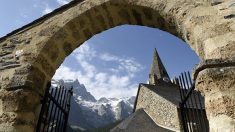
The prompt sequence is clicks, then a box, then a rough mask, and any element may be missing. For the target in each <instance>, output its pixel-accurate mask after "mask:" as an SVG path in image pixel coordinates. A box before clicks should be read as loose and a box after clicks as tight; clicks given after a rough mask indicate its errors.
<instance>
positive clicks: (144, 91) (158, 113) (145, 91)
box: [136, 85, 180, 131]
mask: <svg viewBox="0 0 235 132" xmlns="http://www.w3.org/2000/svg"><path fill="white" fill-rule="evenodd" d="M162 87H164V86H162ZM155 88H156V87H155ZM172 98H173V96H172ZM141 108H143V109H144V110H145V112H146V113H147V114H148V115H149V116H150V117H151V118H152V119H153V121H154V122H155V123H156V124H157V125H159V126H162V127H165V128H168V129H170V130H173V131H179V130H180V121H179V116H178V110H177V106H176V105H175V104H174V103H172V102H170V101H168V100H166V99H165V98H163V97H162V96H160V95H158V94H156V93H155V92H154V91H153V90H151V88H148V87H146V86H144V85H142V86H140V89H139V95H138V99H137V104H136V110H138V109H141Z"/></svg>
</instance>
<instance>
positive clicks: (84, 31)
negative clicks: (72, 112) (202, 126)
mask: <svg viewBox="0 0 235 132" xmlns="http://www.w3.org/2000/svg"><path fill="white" fill-rule="evenodd" d="M182 5H183V6H182ZM233 5H234V1H232V0H228V1H221V2H214V1H202V0H200V1H181V0H176V1H171V2H169V1H161V0H149V1H145V0H140V1H131V0H118V1H116V0H97V1H93V0H81V1H80V0H74V1H72V2H71V3H69V4H67V5H65V6H63V7H61V8H59V9H56V10H55V11H53V12H51V13H49V14H48V15H45V16H43V17H41V18H39V19H37V20H35V21H34V22H32V23H30V24H28V25H26V26H24V27H22V28H20V29H18V30H15V31H13V32H12V33H9V34H8V35H6V36H4V37H2V38H1V39H0V49H1V50H0V60H1V62H0V64H1V65H0V79H1V83H0V87H1V96H0V97H1V109H0V112H1V119H2V123H1V128H2V130H4V131H22V130H24V131H34V130H35V124H36V122H37V119H38V113H39V112H38V110H39V109H40V105H39V104H40V98H41V96H43V95H44V93H45V87H46V83H47V82H48V81H50V80H51V78H52V76H53V75H54V73H55V70H56V69H57V68H58V67H59V66H60V64H61V63H62V62H63V60H64V59H65V57H66V56H68V55H69V54H70V53H71V52H72V51H73V50H74V49H76V48H77V47H79V46H80V45H81V44H83V43H84V42H85V41H86V40H88V39H89V38H91V37H92V36H94V35H96V34H97V33H100V32H102V31H105V30H107V29H110V28H113V27H116V26H119V25H124V24H130V25H141V26H148V27H154V28H159V29H161V30H164V31H166V32H169V33H171V34H173V35H176V36H178V37H179V38H181V39H183V40H184V41H185V42H187V43H188V44H189V45H190V47H191V48H192V49H193V50H194V51H195V52H196V54H197V55H198V56H199V57H200V59H201V60H202V61H201V64H200V65H199V66H198V67H197V68H196V69H195V72H194V74H193V77H194V80H195V82H196V84H195V85H196V87H197V89H199V90H200V91H202V93H203V94H204V95H205V98H206V100H205V101H206V102H205V104H206V111H207V115H208V119H209V124H210V130H211V131H220V130H232V129H234V124H235V123H234V122H235V121H234V111H233V109H234V98H233V95H234V80H235V78H234V76H233V74H234V71H235V68H234V52H233V51H234V50H233V49H234V48H235V47H234V42H235V40H234V38H235V37H234V14H233V11H234V8H233ZM224 38H226V39H224ZM217 102H219V104H220V107H216V106H217V104H218V103H217ZM217 124H221V125H217Z"/></svg>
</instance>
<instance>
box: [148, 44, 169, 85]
mask: <svg viewBox="0 0 235 132" xmlns="http://www.w3.org/2000/svg"><path fill="white" fill-rule="evenodd" d="M164 79H168V80H170V78H169V75H168V73H167V71H166V69H165V67H164V65H163V64H162V61H161V58H160V57H159V55H158V52H157V49H156V48H155V50H154V54H153V62H152V66H151V71H150V79H149V83H150V84H156V82H157V81H158V80H164Z"/></svg>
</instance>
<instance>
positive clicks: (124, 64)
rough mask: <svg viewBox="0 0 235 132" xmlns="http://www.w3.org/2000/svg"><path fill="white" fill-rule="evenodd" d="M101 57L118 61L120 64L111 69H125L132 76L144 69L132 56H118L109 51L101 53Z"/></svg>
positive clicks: (104, 59) (116, 70) (117, 70)
mask: <svg viewBox="0 0 235 132" xmlns="http://www.w3.org/2000/svg"><path fill="white" fill-rule="evenodd" d="M100 59H101V60H103V61H113V62H116V63H117V64H118V66H117V67H116V68H111V69H110V71H113V72H116V73H118V72H119V71H122V70H125V71H126V72H127V73H128V74H129V75H130V76H131V77H133V76H134V75H135V73H137V72H139V71H141V70H142V69H143V66H142V65H141V64H139V63H138V62H137V61H136V60H135V59H134V58H130V57H118V56H114V55H111V54H109V53H103V54H101V55H100Z"/></svg>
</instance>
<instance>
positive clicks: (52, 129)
mask: <svg viewBox="0 0 235 132" xmlns="http://www.w3.org/2000/svg"><path fill="white" fill-rule="evenodd" d="M72 95H73V91H72V88H71V89H69V90H68V89H66V88H65V87H62V86H58V87H51V83H48V85H47V88H46V93H45V95H44V97H43V100H42V101H41V103H42V107H41V111H40V115H39V120H38V124H37V129H36V132H65V131H66V129H67V122H68V116H69V111H70V100H71V96H72Z"/></svg>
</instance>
